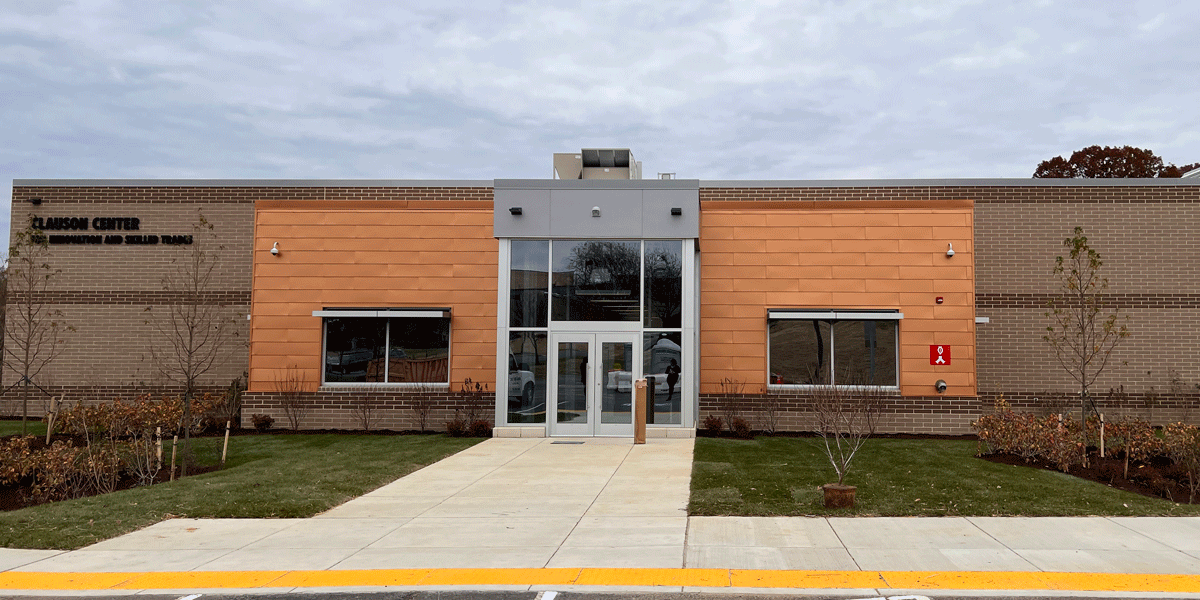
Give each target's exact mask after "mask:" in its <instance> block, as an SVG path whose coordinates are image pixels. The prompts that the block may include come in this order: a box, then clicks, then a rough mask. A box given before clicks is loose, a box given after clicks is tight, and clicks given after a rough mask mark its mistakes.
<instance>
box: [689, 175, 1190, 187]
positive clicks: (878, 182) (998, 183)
mask: <svg viewBox="0 0 1200 600" xmlns="http://www.w3.org/2000/svg"><path fill="white" fill-rule="evenodd" d="M1198 185H1200V180H1193V179H1179V178H1169V177H1164V178H1156V179H1082V178H1080V179H1049V178H1047V179H1035V178H1032V177H1031V178H1028V179H1015V178H1014V179H810V180H805V179H799V180H769V179H754V180H750V179H747V180H737V179H732V180H729V179H726V180H714V181H705V180H701V181H700V187H701V188H885V187H1147V186H1151V187H1159V186H1198Z"/></svg>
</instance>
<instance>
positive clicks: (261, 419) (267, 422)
mask: <svg viewBox="0 0 1200 600" xmlns="http://www.w3.org/2000/svg"><path fill="white" fill-rule="evenodd" d="M250 422H251V423H253V424H254V428H255V429H256V430H258V431H259V432H260V433H261V432H264V431H267V430H268V429H270V428H271V426H272V425H274V424H275V419H274V418H273V417H271V415H260V414H253V415H250Z"/></svg>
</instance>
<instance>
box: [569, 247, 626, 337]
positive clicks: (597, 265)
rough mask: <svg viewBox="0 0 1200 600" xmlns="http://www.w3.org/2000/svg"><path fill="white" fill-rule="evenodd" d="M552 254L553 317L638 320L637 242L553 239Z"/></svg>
mask: <svg viewBox="0 0 1200 600" xmlns="http://www.w3.org/2000/svg"><path fill="white" fill-rule="evenodd" d="M554 256H555V261H554V262H555V269H554V271H555V272H554V301H553V302H554V306H553V312H554V319H555V320H558V321H637V320H639V314H638V311H639V300H638V294H639V291H640V290H641V286H640V285H639V284H640V281H639V280H640V278H641V249H640V244H639V243H638V242H621V241H587V242H572V241H562V242H558V241H556V242H555V243H554Z"/></svg>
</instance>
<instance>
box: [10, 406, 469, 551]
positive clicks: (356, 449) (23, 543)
mask: <svg viewBox="0 0 1200 600" xmlns="http://www.w3.org/2000/svg"><path fill="white" fill-rule="evenodd" d="M17 430H18V432H19V431H20V422H18V423H17ZM480 441H481V440H480V439H470V438H451V437H447V436H445V435H437V436H433V435H408V436H376V435H329V434H314V435H258V436H238V437H233V438H231V439H230V441H229V458H228V463H227V465H226V468H225V469H224V470H223V471H216V472H213V473H207V474H204V475H197V476H193V477H188V478H186V479H182V480H177V481H175V482H171V483H164V484H159V485H155V486H151V487H142V488H134V489H130V490H124V491H120V492H115V493H112V494H107V495H103V496H94V497H91V498H80V499H77V500H68V501H65V502H55V503H51V504H43V505H41V506H35V507H32V508H25V509H21V510H17V511H11V512H5V513H0V547H8V548H53V549H74V548H79V547H82V546H86V545H88V544H91V543H94V542H97V541H100V540H104V539H108V538H111V537H114V536H117V535H121V534H124V533H127V532H130V531H133V530H135V529H138V528H141V527H145V526H147V525H150V524H153V523H156V522H158V521H161V520H163V519H167V518H170V517H209V518H213V517H216V518H221V517H310V516H312V515H314V514H317V513H319V512H322V511H324V510H327V509H329V508H332V507H334V506H337V505H338V504H341V503H343V502H345V501H347V500H349V499H351V498H355V497H357V496H360V495H362V494H363V493H365V492H368V491H370V490H373V489H375V488H377V487H379V486H381V485H383V484H384V483H387V482H389V481H392V480H394V479H396V478H398V477H400V476H402V475H405V474H408V473H411V472H412V471H415V470H417V469H419V468H421V467H422V466H425V465H427V464H430V463H433V462H436V461H438V460H440V459H442V458H444V457H446V456H449V455H451V454H454V453H455V452H458V451H460V450H463V449H465V448H468V447H470V446H472V445H474V444H476V443H478V442H480ZM220 443H221V440H220V438H201V439H198V440H196V444H197V458H198V460H200V461H202V462H214V463H215V459H216V457H217V455H218V452H219V451H220Z"/></svg>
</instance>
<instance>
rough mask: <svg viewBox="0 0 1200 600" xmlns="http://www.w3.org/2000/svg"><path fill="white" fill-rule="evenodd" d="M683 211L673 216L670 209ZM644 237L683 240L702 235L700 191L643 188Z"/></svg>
mask: <svg viewBox="0 0 1200 600" xmlns="http://www.w3.org/2000/svg"><path fill="white" fill-rule="evenodd" d="M672 208H679V209H682V211H683V214H682V215H680V216H678V217H673V216H671V209H672ZM642 237H643V238H646V239H683V238H698V237H700V191H699V190H695V189H693V190H642Z"/></svg>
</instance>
